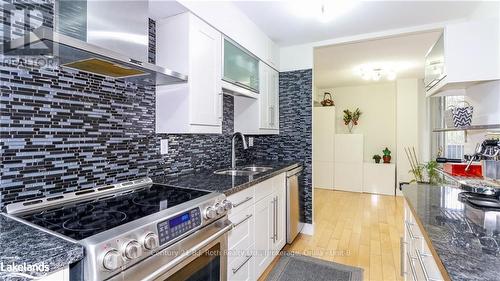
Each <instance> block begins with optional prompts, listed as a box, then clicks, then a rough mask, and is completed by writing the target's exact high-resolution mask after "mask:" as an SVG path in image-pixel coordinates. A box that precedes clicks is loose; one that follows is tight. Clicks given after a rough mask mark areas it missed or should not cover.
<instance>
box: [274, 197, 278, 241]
mask: <svg viewBox="0 0 500 281" xmlns="http://www.w3.org/2000/svg"><path fill="white" fill-rule="evenodd" d="M274 200H275V202H276V203H274V224H275V227H274V241H278V196H276V198H275V199H274Z"/></svg>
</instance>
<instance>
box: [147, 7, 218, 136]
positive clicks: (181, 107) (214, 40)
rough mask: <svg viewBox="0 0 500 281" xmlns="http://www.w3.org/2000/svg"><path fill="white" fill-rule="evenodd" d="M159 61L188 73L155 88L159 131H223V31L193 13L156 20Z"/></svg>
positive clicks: (157, 130)
mask: <svg viewBox="0 0 500 281" xmlns="http://www.w3.org/2000/svg"><path fill="white" fill-rule="evenodd" d="M156 36H157V38H156V40H157V42H156V50H157V64H159V65H161V66H165V67H169V68H171V69H179V71H181V72H183V73H188V82H187V83H185V84H177V85H168V86H158V87H157V89H156V132H157V133H217V134H220V133H221V132H222V98H223V97H222V85H221V79H222V65H221V63H222V35H221V33H220V32H219V31H217V30H216V29H214V28H212V27H211V26H210V25H208V24H206V23H205V22H204V21H202V20H201V19H199V18H198V17H196V16H195V15H193V14H191V13H183V14H179V15H176V16H173V17H169V18H166V19H163V20H159V21H158V22H157V34H156Z"/></svg>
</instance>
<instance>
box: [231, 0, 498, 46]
mask: <svg viewBox="0 0 500 281" xmlns="http://www.w3.org/2000/svg"><path fill="white" fill-rule="evenodd" d="M302 1H307V0H302ZM308 1H317V0H308ZM325 1H326V0H325ZM329 1H346V0H329ZM348 1H354V0H348ZM293 3H294V2H291V1H234V4H235V5H236V6H237V7H238V8H239V9H240V10H241V11H242V12H243V13H245V14H246V15H247V16H248V17H249V18H250V19H251V20H252V21H253V22H255V23H256V24H257V26H259V28H260V29H261V30H262V31H263V32H264V33H266V34H267V35H268V36H269V37H270V38H271V39H272V40H274V41H275V42H276V43H278V44H279V45H280V46H288V45H294V44H300V43H308V42H315V41H321V40H327V39H334V38H340V37H345V36H352V35H358V34H364V33H371V32H379V31H384V30H390V29H398V28H405V27H411V26H419V25H425V24H431V23H437V22H445V21H451V20H457V19H462V18H466V17H468V16H469V15H470V14H471V13H473V12H474V10H475V9H477V8H478V6H479V4H481V3H480V1H360V2H358V3H357V4H356V5H354V6H353V7H351V8H350V9H349V10H348V11H345V12H343V13H342V14H340V15H338V16H337V17H336V18H334V19H332V20H331V21H329V22H326V23H324V22H321V21H319V20H318V19H317V18H302V17H299V16H297V14H296V13H294V11H293V9H292V8H291V7H292V6H293ZM487 5H491V8H492V9H493V8H496V9H498V2H491V3H487Z"/></svg>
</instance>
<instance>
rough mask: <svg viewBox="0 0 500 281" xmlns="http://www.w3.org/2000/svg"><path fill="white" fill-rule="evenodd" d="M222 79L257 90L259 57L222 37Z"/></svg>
mask: <svg viewBox="0 0 500 281" xmlns="http://www.w3.org/2000/svg"><path fill="white" fill-rule="evenodd" d="M223 72H224V75H223V80H224V81H226V82H229V83H232V84H235V85H237V86H240V87H243V88H245V89H248V90H251V91H253V92H256V93H258V92H259V59H257V58H256V57H254V56H252V55H251V54H249V53H247V52H246V51H245V50H243V49H241V48H240V47H239V46H237V45H236V44H235V43H233V42H231V41H230V40H228V39H227V38H224V69H223Z"/></svg>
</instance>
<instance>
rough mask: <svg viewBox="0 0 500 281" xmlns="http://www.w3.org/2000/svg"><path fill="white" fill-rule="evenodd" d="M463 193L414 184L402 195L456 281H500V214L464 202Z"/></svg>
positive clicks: (452, 189)
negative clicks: (461, 196)
mask: <svg viewBox="0 0 500 281" xmlns="http://www.w3.org/2000/svg"><path fill="white" fill-rule="evenodd" d="M461 192H464V190H462V189H460V188H458V187H452V186H449V185H441V186H435V185H427V184H412V185H405V186H404V187H403V194H404V196H405V198H406V200H407V202H408V203H409V205H410V206H411V207H412V209H413V212H414V215H415V217H416V218H417V219H418V220H419V221H420V222H421V224H420V225H421V226H422V227H423V228H424V230H425V232H426V234H427V236H428V237H429V240H430V242H431V244H432V245H429V246H431V247H433V248H434V250H435V252H436V253H437V255H438V256H439V259H440V260H441V262H442V264H443V265H444V267H445V269H446V271H447V272H448V275H449V277H450V278H451V280H453V281H462V280H463V281H471V280H482V281H485V280H500V212H498V211H487V210H482V209H479V208H475V207H472V206H470V205H469V204H468V203H462V202H461V201H460V200H459V199H458V194H459V193H461Z"/></svg>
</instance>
